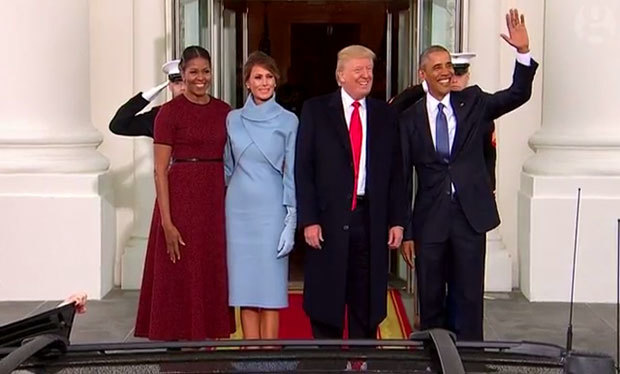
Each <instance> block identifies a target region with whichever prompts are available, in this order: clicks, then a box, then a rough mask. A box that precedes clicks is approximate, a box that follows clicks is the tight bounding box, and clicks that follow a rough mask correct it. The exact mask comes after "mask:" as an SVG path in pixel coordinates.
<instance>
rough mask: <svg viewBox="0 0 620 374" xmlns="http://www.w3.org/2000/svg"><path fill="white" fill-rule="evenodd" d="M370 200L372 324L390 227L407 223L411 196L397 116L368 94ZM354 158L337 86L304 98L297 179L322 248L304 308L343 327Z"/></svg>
mask: <svg viewBox="0 0 620 374" xmlns="http://www.w3.org/2000/svg"><path fill="white" fill-rule="evenodd" d="M366 103H367V107H366V108H367V116H366V131H367V132H366V139H367V140H366V156H367V157H366V198H367V199H368V203H367V206H368V209H369V210H370V212H369V213H370V214H369V215H370V222H369V227H368V228H367V230H368V233H369V236H370V284H371V286H370V287H371V289H370V294H371V306H370V319H371V320H370V321H369V323H370V325H371V326H372V325H374V324H378V323H379V322H381V320H383V319H384V318H385V315H386V302H385V300H386V292H387V276H388V247H387V241H388V231H389V228H390V227H392V226H401V225H404V224H405V223H406V216H407V211H406V207H405V204H406V197H405V188H404V187H405V184H404V178H403V168H402V154H401V149H400V140H399V134H398V121H397V117H396V113H395V112H393V111H392V109H391V108H389V106H388V105H387V104H386V103H385V102H383V101H379V100H376V99H372V98H366ZM352 165H353V157H352V153H351V144H350V140H349V131H348V129H347V124H346V121H345V118H344V111H343V107H342V99H341V93H340V90H338V91H336V92H334V93H332V94H328V95H325V96H320V97H316V98H313V99H310V100H307V101H306V102H305V103H304V105H303V109H302V113H301V118H300V122H299V128H298V132H297V150H296V160H295V183H296V185H295V186H296V192H297V215H298V220H299V227H300V228H302V229H303V228H305V227H306V226H308V225H312V224H319V225H321V228H322V231H323V238H324V239H325V242H324V243H323V248H322V249H320V250H315V249H308V250H307V251H306V263H305V266H304V274H305V279H304V309H305V311H306V313H307V314H308V315H309V316H310V318H311V319H314V320H317V321H320V322H323V323H326V324H329V325H331V326H341V325H342V322H343V321H342V318H343V315H344V305H345V294H346V274H347V271H346V269H347V259H348V247H349V232H348V225H349V223H350V219H351V199H353V198H355V196H354V195H353V179H354V176H353V166H352Z"/></svg>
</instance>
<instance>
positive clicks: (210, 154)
mask: <svg viewBox="0 0 620 374" xmlns="http://www.w3.org/2000/svg"><path fill="white" fill-rule="evenodd" d="M179 67H180V70H181V73H182V75H183V81H184V82H185V92H184V93H183V94H182V95H179V96H178V97H176V98H174V99H172V100H171V101H169V102H168V103H166V104H164V105H163V106H162V107H161V109H160V110H159V113H158V115H157V118H156V119H155V132H154V144H155V146H154V149H155V187H156V191H157V201H156V202H155V209H154V211H153V220H152V222H151V231H150V235H149V241H148V247H147V252H146V263H145V266H144V275H143V278H142V288H141V292H140V304H139V306H138V316H137V320H136V330H135V335H136V336H139V337H147V338H149V339H153V340H203V339H210V338H228V337H229V335H230V333H231V332H233V331H234V314H232V313H231V312H230V310H229V308H228V284H227V274H226V243H225V228H224V167H223V164H222V155H223V153H224V144H225V143H226V115H227V114H228V112H229V111H230V106H229V105H228V104H226V103H224V102H223V101H221V100H218V99H216V98H214V97H211V96H209V94H208V93H207V90H208V88H209V86H210V85H211V57H210V56H209V52H207V51H206V50H205V49H204V48H202V47H197V46H193V47H188V48H186V49H185V50H184V51H183V56H182V59H181V62H180V63H179Z"/></svg>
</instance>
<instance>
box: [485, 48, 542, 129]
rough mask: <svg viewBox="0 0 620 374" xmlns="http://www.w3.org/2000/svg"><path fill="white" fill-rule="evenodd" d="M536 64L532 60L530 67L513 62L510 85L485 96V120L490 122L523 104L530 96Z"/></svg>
mask: <svg viewBox="0 0 620 374" xmlns="http://www.w3.org/2000/svg"><path fill="white" fill-rule="evenodd" d="M537 68H538V63H537V62H536V61H534V59H532V60H531V61H530V66H526V65H523V64H521V63H519V62H515V69H514V74H513V76H512V84H511V85H510V87H508V88H507V89H505V90H501V91H497V92H496V93H494V94H485V95H486V110H485V117H486V118H485V119H486V120H489V121H492V120H495V119H497V118H499V117H501V116H502V115H504V114H506V113H508V112H510V111H513V110H515V109H516V108H518V107H520V106H521V105H523V104H525V103H526V102H527V101H528V100H529V99H530V97H531V96H532V82H533V80H534V75H535V74H536V69H537Z"/></svg>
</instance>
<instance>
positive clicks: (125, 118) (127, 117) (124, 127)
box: [110, 92, 159, 138]
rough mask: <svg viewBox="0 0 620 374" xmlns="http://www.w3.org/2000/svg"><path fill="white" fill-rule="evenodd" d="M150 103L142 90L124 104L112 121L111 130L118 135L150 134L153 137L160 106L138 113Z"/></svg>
mask: <svg viewBox="0 0 620 374" xmlns="http://www.w3.org/2000/svg"><path fill="white" fill-rule="evenodd" d="M147 105H149V101H148V100H146V99H145V98H143V97H142V92H140V93H138V94H137V95H136V96H134V97H132V98H131V99H129V101H127V102H126V103H125V104H123V105H122V106H121V107H120V108H118V110H117V111H116V114H115V115H114V118H112V121H110V131H112V132H113V133H114V134H116V135H128V136H149V137H151V138H152V137H153V127H154V125H155V117H156V116H157V111H158V109H159V107H154V108H153V109H151V110H150V111H148V112H146V113H141V114H137V113H138V112H139V111H141V110H142V109H144V108H145V107H146V106H147Z"/></svg>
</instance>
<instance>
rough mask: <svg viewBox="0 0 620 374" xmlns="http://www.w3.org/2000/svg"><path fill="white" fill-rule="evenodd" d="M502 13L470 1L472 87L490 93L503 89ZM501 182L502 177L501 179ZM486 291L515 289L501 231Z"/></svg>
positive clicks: (490, 248)
mask: <svg viewBox="0 0 620 374" xmlns="http://www.w3.org/2000/svg"><path fill="white" fill-rule="evenodd" d="M501 14H502V10H501V9H500V2H499V1H497V0H475V1H470V2H469V20H468V27H469V35H468V36H469V40H468V42H469V43H468V46H469V51H467V52H475V53H476V54H477V56H476V58H474V59H473V60H472V65H471V68H470V70H471V84H477V85H479V86H480V87H482V88H483V89H484V90H486V91H488V92H494V91H496V90H498V89H499V88H500V44H499V43H498V36H499V34H500V26H501V22H502V18H501ZM498 179H499V178H498ZM485 290H486V291H491V292H501V291H504V292H506V291H511V290H512V259H511V256H510V253H508V251H507V250H506V247H505V246H504V243H503V242H502V237H501V235H500V233H499V230H498V229H494V230H492V231H490V232H489V233H488V234H487V258H486V273H485Z"/></svg>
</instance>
